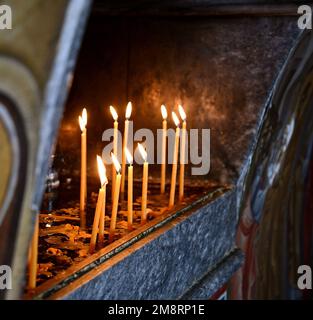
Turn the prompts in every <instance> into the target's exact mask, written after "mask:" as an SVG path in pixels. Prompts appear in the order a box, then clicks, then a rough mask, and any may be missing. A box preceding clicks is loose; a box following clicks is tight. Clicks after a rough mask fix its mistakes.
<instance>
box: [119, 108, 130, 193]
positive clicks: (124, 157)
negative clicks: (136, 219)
mask: <svg viewBox="0 0 313 320" xmlns="http://www.w3.org/2000/svg"><path fill="white" fill-rule="evenodd" d="M131 113H132V103H131V102H128V104H127V107H126V113H125V129H124V140H123V157H122V185H121V192H122V193H123V192H124V191H125V168H126V154H125V153H126V148H127V144H128V127H129V118H130V116H131Z"/></svg>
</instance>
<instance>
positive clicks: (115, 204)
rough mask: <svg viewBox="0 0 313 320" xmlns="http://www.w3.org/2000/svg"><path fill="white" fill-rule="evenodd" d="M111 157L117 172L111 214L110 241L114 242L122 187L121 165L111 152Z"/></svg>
mask: <svg viewBox="0 0 313 320" xmlns="http://www.w3.org/2000/svg"><path fill="white" fill-rule="evenodd" d="M111 158H112V161H113V165H114V168H115V170H116V172H117V175H116V177H115V179H116V180H115V187H114V188H115V190H114V198H113V204H112V215H111V223H110V234H109V241H110V242H112V241H113V240H114V234H115V228H116V218H117V210H118V200H119V196H120V187H121V173H120V171H121V165H120V163H119V162H118V160H117V157H116V156H115V155H114V154H113V153H111Z"/></svg>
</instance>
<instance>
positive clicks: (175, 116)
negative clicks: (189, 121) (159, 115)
mask: <svg viewBox="0 0 313 320" xmlns="http://www.w3.org/2000/svg"><path fill="white" fill-rule="evenodd" d="M172 117H173V121H174V123H175V126H176V127H178V126H179V119H178V117H177V115H176V113H175V112H174V111H173V112H172Z"/></svg>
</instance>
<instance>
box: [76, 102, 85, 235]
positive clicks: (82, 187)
mask: <svg viewBox="0 0 313 320" xmlns="http://www.w3.org/2000/svg"><path fill="white" fill-rule="evenodd" d="M78 121H79V126H80V130H81V162H80V165H81V168H80V227H81V228H82V229H84V228H85V227H86V200H87V128H86V125H87V110H86V109H85V108H84V109H83V112H82V116H79V118H78Z"/></svg>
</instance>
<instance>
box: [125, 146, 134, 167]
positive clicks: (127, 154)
mask: <svg viewBox="0 0 313 320" xmlns="http://www.w3.org/2000/svg"><path fill="white" fill-rule="evenodd" d="M125 154H126V158H127V162H128V163H129V164H130V165H131V164H133V156H132V155H131V153H130V152H129V150H128V149H127V148H125Z"/></svg>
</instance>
